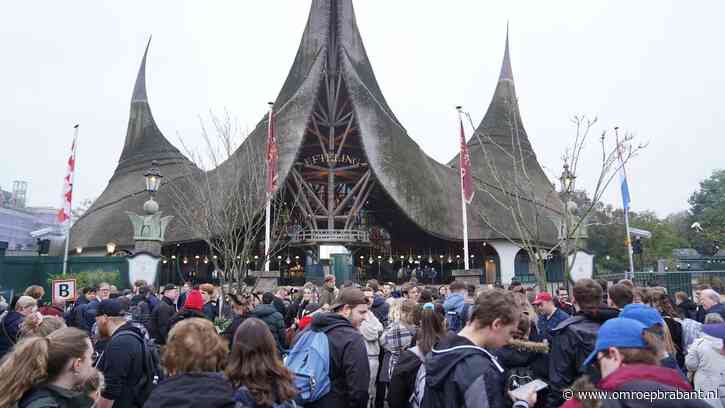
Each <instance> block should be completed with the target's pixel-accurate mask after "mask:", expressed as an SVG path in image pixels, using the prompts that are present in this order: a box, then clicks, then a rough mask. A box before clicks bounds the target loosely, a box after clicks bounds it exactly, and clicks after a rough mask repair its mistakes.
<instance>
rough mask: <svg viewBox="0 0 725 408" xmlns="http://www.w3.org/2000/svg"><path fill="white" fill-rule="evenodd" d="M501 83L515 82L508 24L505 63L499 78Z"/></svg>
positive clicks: (507, 24)
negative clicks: (505, 81)
mask: <svg viewBox="0 0 725 408" xmlns="http://www.w3.org/2000/svg"><path fill="white" fill-rule="evenodd" d="M498 80H499V81H504V80H510V81H513V80H514V74H513V71H512V70H511V57H510V55H509V23H508V22H506V48H505V49H504V52H503V62H502V63H501V74H499V76H498Z"/></svg>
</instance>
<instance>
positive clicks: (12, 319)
mask: <svg viewBox="0 0 725 408" xmlns="http://www.w3.org/2000/svg"><path fill="white" fill-rule="evenodd" d="M37 310H38V302H37V301H36V300H35V299H34V298H32V297H30V296H20V297H19V298H18V300H17V302H15V308H14V309H12V310H10V311H8V312H5V313H3V314H2V316H1V317H0V359H1V358H2V357H3V356H5V354H7V353H8V352H9V351H10V350H12V348H13V346H14V345H15V343H17V341H18V333H19V332H20V325H21V324H22V323H23V320H25V318H26V317H28V316H30V315H32V314H33V313H35V312H36V311H37Z"/></svg>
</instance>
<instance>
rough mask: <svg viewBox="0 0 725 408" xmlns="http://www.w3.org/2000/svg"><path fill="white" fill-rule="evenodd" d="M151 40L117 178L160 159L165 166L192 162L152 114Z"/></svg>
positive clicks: (138, 79) (138, 80) (133, 99)
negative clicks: (148, 81)
mask: <svg viewBox="0 0 725 408" xmlns="http://www.w3.org/2000/svg"><path fill="white" fill-rule="evenodd" d="M150 45H151V37H149V41H148V43H147V44H146V49H145V51H144V54H143V58H141V65H140V66H139V69H138V74H137V75H136V84H135V85H134V87H133V94H132V95H131V112H130V114H129V118H128V130H127V132H126V142H125V143H124V147H123V152H122V153H121V158H120V159H119V161H118V167H116V171H115V172H114V174H113V177H114V178H115V177H118V176H120V175H124V174H128V173H130V172H133V171H137V170H142V169H145V168H147V167H148V166H150V163H151V161H153V160H156V161H158V162H159V164H160V165H161V166H164V165H167V164H179V163H188V160H187V159H186V157H184V155H182V154H181V153H180V152H179V150H178V149H176V148H175V147H174V146H173V145H172V144H171V143H170V142H169V141H168V140H167V139H166V137H164V135H163V134H162V133H161V131H160V130H159V128H158V126H157V125H156V122H155V121H154V117H153V115H152V114H151V106H150V105H149V101H148V95H147V92H146V60H147V58H148V52H149V47H150Z"/></svg>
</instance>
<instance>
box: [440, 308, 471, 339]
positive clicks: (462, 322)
mask: <svg viewBox="0 0 725 408" xmlns="http://www.w3.org/2000/svg"><path fill="white" fill-rule="evenodd" d="M470 309H471V305H469V304H468V303H464V304H463V308H462V309H461V311H460V312H456V311H455V310H451V311H449V312H446V326H448V332H449V333H456V334H458V332H459V331H461V329H463V327H465V326H466V323H468V317H469V316H468V315H469V313H470Z"/></svg>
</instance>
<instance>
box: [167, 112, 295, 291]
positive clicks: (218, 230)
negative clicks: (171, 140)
mask: <svg viewBox="0 0 725 408" xmlns="http://www.w3.org/2000/svg"><path fill="white" fill-rule="evenodd" d="M211 125H212V131H211V132H209V130H208V129H207V125H206V124H205V123H204V122H203V121H202V132H201V134H202V140H203V148H201V149H198V150H193V149H190V148H189V147H188V146H187V145H186V144H185V143H184V141H183V140H182V141H181V143H182V146H183V149H184V150H185V153H186V155H187V157H189V158H190V160H191V162H190V163H189V164H188V167H189V169H188V174H187V177H184V178H178V179H176V180H174V181H172V182H170V183H169V191H170V195H171V198H172V205H173V207H174V210H175V211H176V214H177V217H178V218H177V222H179V223H181V224H183V226H184V227H185V228H186V229H187V230H188V231H190V232H191V233H192V234H193V237H194V238H198V239H200V240H203V241H204V242H205V243H206V245H207V246H208V248H209V252H210V256H209V258H210V261H211V262H213V265H214V268H215V270H216V273H217V277H218V278H219V279H220V280H221V282H222V287H223V286H224V284H225V283H230V284H232V285H235V286H236V287H237V289H238V290H243V289H244V288H245V286H246V284H245V281H246V280H247V278H248V277H249V272H250V270H253V269H254V268H255V267H260V266H261V265H264V262H265V261H267V257H269V258H271V257H273V256H274V255H275V254H277V253H279V251H280V250H282V249H284V248H285V247H286V245H287V243H288V239H287V231H286V226H287V222H288V220H289V216H288V215H289V213H290V212H291V211H292V206H293V205H294V203H287V202H285V196H286V194H285V190H284V186H282V187H281V188H280V189H279V190H278V191H277V192H276V194H275V195H274V196H273V197H272V199H271V200H272V202H271V207H272V214H273V216H272V225H271V227H272V228H271V230H272V233H271V242H270V248H269V251H268V253H267V254H266V255H265V254H264V253H263V252H264V251H263V250H262V251H258V250H259V245H260V243H261V242H262V240H263V236H264V228H265V218H264V206H265V202H266V201H265V197H266V192H265V180H266V179H265V177H266V172H265V168H266V163H265V147H266V145H265V142H264V141H263V140H262V141H261V143H260V141H259V140H251V139H248V140H247V139H246V137H245V136H244V134H248V133H243V132H241V131H240V130H239V127H238V126H237V122H236V121H235V120H233V119H232V117H231V116H230V114H229V113H228V112H226V113H225V114H224V116H222V117H219V116H215V115H213V114H212V115H211ZM255 142H256V143H255ZM290 204H291V205H290Z"/></svg>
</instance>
